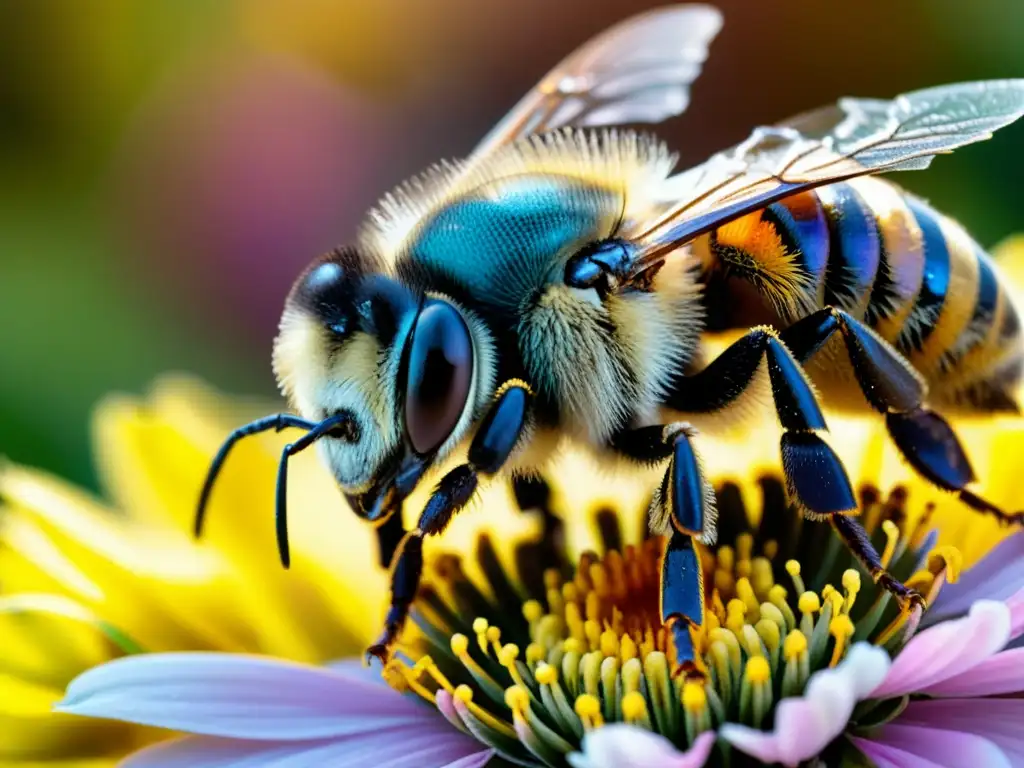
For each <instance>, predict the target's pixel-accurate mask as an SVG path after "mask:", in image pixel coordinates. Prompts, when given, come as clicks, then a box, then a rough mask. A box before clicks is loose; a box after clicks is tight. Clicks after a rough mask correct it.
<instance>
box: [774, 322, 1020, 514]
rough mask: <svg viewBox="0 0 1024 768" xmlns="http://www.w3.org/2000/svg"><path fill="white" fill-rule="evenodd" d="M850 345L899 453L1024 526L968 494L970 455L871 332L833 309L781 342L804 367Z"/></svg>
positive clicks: (942, 483) (922, 388) (913, 375)
mask: <svg viewBox="0 0 1024 768" xmlns="http://www.w3.org/2000/svg"><path fill="white" fill-rule="evenodd" d="M836 332H839V333H840V334H841V335H842V338H843V341H844V343H845V345H846V351H847V353H848V354H849V357H850V363H851V366H852V368H853V372H854V375H855V376H856V377H857V382H858V384H859V385H860V388H861V391H862V392H863V393H864V397H865V398H867V401H868V403H870V404H871V406H872V407H873V408H874V409H875V410H877V411H878V412H879V413H882V414H884V415H885V421H886V426H887V427H888V429H889V434H890V436H891V437H892V439H893V442H894V443H896V447H897V448H898V449H899V451H900V453H902V454H903V456H904V457H905V458H906V460H907V461H908V462H909V463H910V465H911V466H912V467H913V468H914V469H915V470H916V471H917V472H918V473H920V474H921V475H922V476H923V477H924V478H925V479H927V480H928V481H930V482H932V483H934V484H935V485H937V486H939V487H940V488H943V489H945V490H948V491H953V492H955V493H957V494H958V495H959V497H960V499H961V500H962V501H963V502H964V503H965V504H967V505H968V506H970V507H971V508H972V509H976V510H978V511H980V512H986V513H988V514H992V515H994V516H995V517H997V518H998V519H999V520H1000V521H1002V522H1004V523H1011V522H1015V523H1017V524H1020V523H1021V522H1024V517H1022V516H1021V515H1020V514H1016V515H1011V514H1008V513H1006V512H1004V511H1003V510H1001V509H999V508H998V507H996V506H995V505H993V504H991V503H989V502H987V501H985V500H984V499H982V498H980V497H979V496H977V495H976V494H974V493H972V492H971V491H969V490H967V485H969V484H970V483H972V482H973V481H974V480H975V476H974V471H973V470H972V469H971V464H970V461H969V460H968V458H967V454H966V453H965V452H964V450H963V448H962V447H961V445H960V441H959V440H958V439H957V437H956V433H955V432H954V431H953V429H952V427H950V426H949V424H947V423H946V421H945V419H943V418H942V417H941V416H939V415H938V414H937V413H935V412H934V411H932V410H930V409H929V408H927V407H926V406H925V405H924V399H925V396H926V394H927V387H926V385H925V383H924V380H923V379H922V378H921V376H920V375H919V374H918V373H917V372H916V371H914V369H913V368H911V366H910V364H909V363H907V362H905V361H904V360H903V358H902V357H901V356H900V354H899V353H898V352H897V351H896V350H895V349H893V348H892V347H891V346H889V344H888V343H887V342H885V341H884V340H882V339H881V338H880V337H879V336H878V335H877V334H876V333H875V332H874V331H872V330H871V329H870V328H868V327H867V326H865V325H864V324H862V323H861V322H859V321H858V320H856V319H855V318H853V317H851V316H850V315H849V314H847V313H846V312H843V311H842V310H840V309H836V308H834V307H826V308H824V309H822V310H819V311H817V312H815V313H813V314H811V315H809V316H807V317H805V318H803V319H802V320H800V321H799V322H796V323H794V324H793V325H792V326H790V327H789V328H787V329H786V330H785V331H783V332H782V334H781V338H782V339H783V340H784V341H785V342H786V344H787V345H788V346H789V348H790V349H791V350H792V351H793V354H794V355H795V356H796V358H797V359H798V360H800V361H801V362H806V361H807V360H809V359H810V358H811V357H812V356H813V355H814V354H815V353H816V352H817V351H818V350H819V349H821V348H822V347H823V346H824V345H825V343H826V342H827V341H828V339H829V338H830V337H831V336H832V334H834V333H836Z"/></svg>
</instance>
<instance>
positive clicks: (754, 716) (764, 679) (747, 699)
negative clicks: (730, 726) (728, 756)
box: [740, 656, 772, 728]
mask: <svg viewBox="0 0 1024 768" xmlns="http://www.w3.org/2000/svg"><path fill="white" fill-rule="evenodd" d="M771 677H772V674H771V668H770V667H769V665H768V661H767V659H765V658H764V657H763V656H752V657H751V658H749V659H748V660H747V665H746V667H745V668H744V671H743V687H742V688H741V690H740V722H743V723H749V724H750V725H753V726H754V727H755V728H759V727H760V726H761V723H762V722H763V721H764V718H765V716H766V715H767V714H768V710H769V709H770V707H771V696H772V693H771Z"/></svg>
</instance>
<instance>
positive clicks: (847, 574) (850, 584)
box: [843, 568, 860, 613]
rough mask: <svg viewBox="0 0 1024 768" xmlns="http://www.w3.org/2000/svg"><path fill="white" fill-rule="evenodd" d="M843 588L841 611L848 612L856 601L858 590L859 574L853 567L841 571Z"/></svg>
mask: <svg viewBox="0 0 1024 768" xmlns="http://www.w3.org/2000/svg"><path fill="white" fill-rule="evenodd" d="M843 589H845V590H846V600H845V602H844V604H843V612H844V613H849V612H850V610H851V609H852V608H853V604H854V603H855V602H856V601H857V593H858V592H860V574H859V573H857V572H856V571H855V570H853V568H848V569H846V570H845V571H843Z"/></svg>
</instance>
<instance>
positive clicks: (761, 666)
mask: <svg viewBox="0 0 1024 768" xmlns="http://www.w3.org/2000/svg"><path fill="white" fill-rule="evenodd" d="M746 674H747V679H748V680H749V681H750V682H751V683H767V682H768V681H769V680H771V677H772V668H771V665H769V664H768V659H766V658H765V657H764V656H751V657H750V658H749V659H747V668H746Z"/></svg>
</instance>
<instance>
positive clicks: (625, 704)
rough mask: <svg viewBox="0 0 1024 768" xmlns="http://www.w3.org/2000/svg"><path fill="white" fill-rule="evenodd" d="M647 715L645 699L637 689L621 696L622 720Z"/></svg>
mask: <svg viewBox="0 0 1024 768" xmlns="http://www.w3.org/2000/svg"><path fill="white" fill-rule="evenodd" d="M646 716H647V700H646V699H644V695H643V694H642V693H640V692H639V691H631V692H629V693H627V694H626V695H625V696H623V697H622V717H623V719H624V720H627V721H633V720H640V719H642V718H644V717H646Z"/></svg>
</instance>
